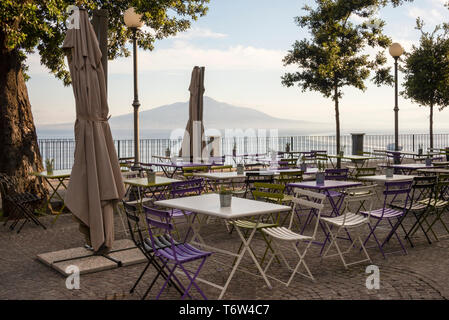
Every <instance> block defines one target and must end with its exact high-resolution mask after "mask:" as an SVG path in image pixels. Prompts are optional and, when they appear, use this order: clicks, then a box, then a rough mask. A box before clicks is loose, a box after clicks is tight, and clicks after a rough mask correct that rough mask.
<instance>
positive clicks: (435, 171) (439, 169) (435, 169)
mask: <svg viewBox="0 0 449 320" xmlns="http://www.w3.org/2000/svg"><path fill="white" fill-rule="evenodd" d="M417 171H418V172H424V173H426V172H428V173H449V169H443V168H427V169H418V170H417Z"/></svg>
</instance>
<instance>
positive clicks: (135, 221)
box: [122, 201, 149, 254]
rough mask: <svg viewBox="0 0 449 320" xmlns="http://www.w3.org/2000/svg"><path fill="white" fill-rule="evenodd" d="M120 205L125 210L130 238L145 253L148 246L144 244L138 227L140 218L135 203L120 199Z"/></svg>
mask: <svg viewBox="0 0 449 320" xmlns="http://www.w3.org/2000/svg"><path fill="white" fill-rule="evenodd" d="M122 205H123V210H124V211H125V215H126V221H127V224H128V231H129V233H130V235H131V240H132V241H133V242H134V244H135V245H136V247H138V248H139V249H140V250H141V251H142V252H143V253H144V254H147V251H148V249H149V248H148V247H146V246H145V241H144V236H143V232H142V229H141V228H140V218H139V214H138V209H137V207H136V206H135V205H132V204H128V203H126V202H125V201H122Z"/></svg>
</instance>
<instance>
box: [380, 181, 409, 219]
mask: <svg viewBox="0 0 449 320" xmlns="http://www.w3.org/2000/svg"><path fill="white" fill-rule="evenodd" d="M412 184H413V181H412V180H409V181H397V182H396V181H395V182H393V181H391V182H385V190H384V192H383V194H384V202H383V208H382V217H383V215H384V214H385V211H386V210H387V209H389V208H390V206H394V207H397V206H398V205H399V207H400V208H403V212H404V213H405V211H406V210H407V204H408V203H409V201H410V191H411V189H412Z"/></svg>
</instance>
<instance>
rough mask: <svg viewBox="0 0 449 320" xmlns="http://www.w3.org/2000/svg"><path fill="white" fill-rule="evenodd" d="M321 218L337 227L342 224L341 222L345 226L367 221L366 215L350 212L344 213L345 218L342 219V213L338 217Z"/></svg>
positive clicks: (357, 224) (355, 225)
mask: <svg viewBox="0 0 449 320" xmlns="http://www.w3.org/2000/svg"><path fill="white" fill-rule="evenodd" d="M321 220H323V221H325V222H327V223H330V224H333V225H335V226H339V227H341V226H343V222H344V226H345V227H357V226H360V225H362V224H365V223H368V222H369V219H368V218H367V217H366V216H362V215H360V214H355V213H352V212H348V213H346V220H344V215H341V216H338V217H329V218H321Z"/></svg>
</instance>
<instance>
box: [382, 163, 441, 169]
mask: <svg viewBox="0 0 449 320" xmlns="http://www.w3.org/2000/svg"><path fill="white" fill-rule="evenodd" d="M388 167H391V168H396V169H424V168H433V165H430V166H427V165H426V164H425V163H405V164H391V165H388Z"/></svg>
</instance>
